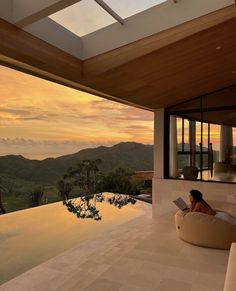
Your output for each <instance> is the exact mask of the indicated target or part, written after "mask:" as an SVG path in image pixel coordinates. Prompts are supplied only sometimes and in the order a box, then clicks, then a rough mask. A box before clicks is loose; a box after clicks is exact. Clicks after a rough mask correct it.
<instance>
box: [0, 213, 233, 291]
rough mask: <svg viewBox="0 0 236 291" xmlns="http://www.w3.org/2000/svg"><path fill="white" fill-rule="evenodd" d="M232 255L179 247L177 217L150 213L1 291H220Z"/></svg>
mask: <svg viewBox="0 0 236 291" xmlns="http://www.w3.org/2000/svg"><path fill="white" fill-rule="evenodd" d="M63 239H65V238H63ZM63 239H62V241H61V242H57V243H63ZM228 254H229V252H228V251H222V250H212V249H207V248H200V247H196V246H192V245H189V244H187V243H185V242H183V241H180V240H179V239H178V238H177V237H176V235H175V228H174V213H170V214H168V215H165V216H162V217H161V218H159V219H157V221H155V222H154V221H152V218H151V211H150V213H147V214H146V215H142V216H141V217H138V218H136V219H133V220H131V221H129V222H128V223H124V224H121V225H118V226H116V227H115V228H114V229H112V230H109V231H108V232H106V233H103V234H100V235H97V236H96V238H94V239H93V240H89V241H85V242H82V243H80V244H79V245H78V246H77V247H76V248H73V249H70V250H68V251H66V252H64V253H61V254H60V255H58V256H56V257H54V258H53V259H50V260H49V261H47V262H45V263H43V264H41V265H39V266H37V267H35V268H33V269H31V270H29V271H27V272H25V273H23V274H22V275H20V276H18V277H16V278H14V279H12V280H10V281H8V282H7V283H5V284H3V285H1V286H0V291H15V290H16V291H36V290H37V291H39V290H40V291H54V290H57V291H76V290H81V291H154V290H155V291H172V290H173V291H222V290H223V285H224V278H225V272H226V267H227V260H228Z"/></svg>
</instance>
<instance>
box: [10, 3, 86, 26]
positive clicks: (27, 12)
mask: <svg viewBox="0 0 236 291" xmlns="http://www.w3.org/2000/svg"><path fill="white" fill-rule="evenodd" d="M79 1H81V0H37V1H28V0H13V2H12V22H13V24H15V25H16V26H18V27H21V28H22V27H25V26H28V25H30V24H32V23H34V22H36V21H38V20H40V19H43V18H45V17H47V16H49V15H51V14H53V13H56V12H57V11H59V10H61V9H64V8H66V7H68V6H70V5H73V4H75V3H77V2H79Z"/></svg>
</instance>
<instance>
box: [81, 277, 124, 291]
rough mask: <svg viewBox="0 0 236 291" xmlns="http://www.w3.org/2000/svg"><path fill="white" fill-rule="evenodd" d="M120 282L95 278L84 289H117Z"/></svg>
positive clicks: (98, 290) (89, 290) (102, 290)
mask: <svg viewBox="0 0 236 291" xmlns="http://www.w3.org/2000/svg"><path fill="white" fill-rule="evenodd" d="M121 286H122V285H121V284H120V283H117V282H114V281H110V280H106V279H97V280H95V281H94V282H93V283H92V284H90V285H89V286H88V287H87V288H85V289H84V291H105V290H107V291H108V290H109V291H110V290H111V291H118V290H119V289H120V288H121Z"/></svg>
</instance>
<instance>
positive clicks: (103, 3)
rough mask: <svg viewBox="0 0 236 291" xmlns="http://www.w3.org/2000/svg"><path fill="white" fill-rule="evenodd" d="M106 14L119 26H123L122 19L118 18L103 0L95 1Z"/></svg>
mask: <svg viewBox="0 0 236 291" xmlns="http://www.w3.org/2000/svg"><path fill="white" fill-rule="evenodd" d="M95 2H96V3H97V4H98V5H100V6H101V7H102V8H103V9H104V10H105V11H106V12H107V13H109V14H110V15H111V16H112V17H113V18H114V19H115V20H116V21H118V22H119V23H120V24H121V25H124V19H123V18H121V17H120V15H118V14H117V13H116V12H115V11H114V10H113V9H111V7H110V6H108V5H107V4H106V3H105V2H104V1H103V0H95Z"/></svg>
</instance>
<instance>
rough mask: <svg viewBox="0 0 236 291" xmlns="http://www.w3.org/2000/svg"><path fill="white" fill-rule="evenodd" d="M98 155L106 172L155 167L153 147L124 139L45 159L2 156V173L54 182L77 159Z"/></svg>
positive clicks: (44, 182)
mask: <svg viewBox="0 0 236 291" xmlns="http://www.w3.org/2000/svg"><path fill="white" fill-rule="evenodd" d="M97 158H99V159H101V160H102V164H101V166H100V168H101V170H102V171H103V172H109V171H111V170H113V169H115V168H117V167H127V168H130V169H131V170H134V171H138V170H152V169H153V146H152V145H144V144H140V143H135V142H122V143H119V144H116V145H114V146H111V147H105V146H100V147H97V148H90V149H84V150H81V151H79V152H77V153H75V154H71V155H66V156H61V157H58V158H48V159H45V160H42V161H39V160H30V159H27V158H25V157H23V156H17V155H7V156H0V176H3V177H8V179H11V180H14V179H16V180H21V181H22V180H24V181H27V182H34V183H37V184H43V185H52V184H54V183H55V181H57V180H58V179H59V178H61V177H62V176H63V175H64V174H65V172H66V170H67V169H68V168H69V167H71V166H74V165H75V164H76V163H77V162H79V161H81V160H84V159H97Z"/></svg>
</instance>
